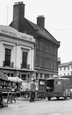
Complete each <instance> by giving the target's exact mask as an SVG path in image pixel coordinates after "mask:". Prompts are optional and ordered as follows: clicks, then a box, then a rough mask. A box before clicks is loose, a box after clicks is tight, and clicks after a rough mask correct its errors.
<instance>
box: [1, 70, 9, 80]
mask: <svg viewBox="0 0 72 115" xmlns="http://www.w3.org/2000/svg"><path fill="white" fill-rule="evenodd" d="M0 79H2V80H5V81H8V77H7V76H6V75H5V74H4V73H2V72H1V71H0Z"/></svg>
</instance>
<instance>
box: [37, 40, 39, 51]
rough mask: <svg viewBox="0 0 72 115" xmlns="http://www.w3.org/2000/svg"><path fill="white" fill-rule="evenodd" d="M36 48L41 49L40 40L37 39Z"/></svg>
mask: <svg viewBox="0 0 72 115" xmlns="http://www.w3.org/2000/svg"><path fill="white" fill-rule="evenodd" d="M36 48H37V49H38V48H39V41H38V39H36Z"/></svg>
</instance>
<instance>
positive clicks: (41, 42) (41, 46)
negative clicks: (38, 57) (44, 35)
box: [40, 40, 43, 50]
mask: <svg viewBox="0 0 72 115" xmlns="http://www.w3.org/2000/svg"><path fill="white" fill-rule="evenodd" d="M40 49H41V50H42V49H43V41H42V40H40Z"/></svg>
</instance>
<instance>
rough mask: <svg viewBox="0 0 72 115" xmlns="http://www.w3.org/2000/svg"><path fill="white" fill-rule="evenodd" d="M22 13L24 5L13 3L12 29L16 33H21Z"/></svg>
mask: <svg viewBox="0 0 72 115" xmlns="http://www.w3.org/2000/svg"><path fill="white" fill-rule="evenodd" d="M24 13H25V5H24V4H23V2H15V4H14V5H13V27H14V28H15V29H17V30H18V31H22V23H23V18H24Z"/></svg>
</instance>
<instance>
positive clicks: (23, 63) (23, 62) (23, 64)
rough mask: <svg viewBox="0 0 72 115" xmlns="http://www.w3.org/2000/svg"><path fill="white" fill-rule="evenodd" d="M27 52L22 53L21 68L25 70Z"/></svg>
mask: <svg viewBox="0 0 72 115" xmlns="http://www.w3.org/2000/svg"><path fill="white" fill-rule="evenodd" d="M27 56H28V53H27V52H22V67H24V68H27Z"/></svg>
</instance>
